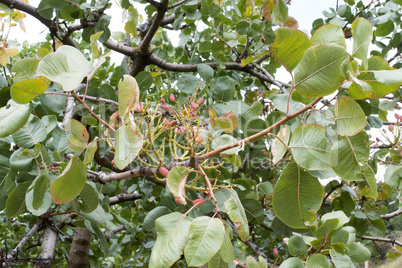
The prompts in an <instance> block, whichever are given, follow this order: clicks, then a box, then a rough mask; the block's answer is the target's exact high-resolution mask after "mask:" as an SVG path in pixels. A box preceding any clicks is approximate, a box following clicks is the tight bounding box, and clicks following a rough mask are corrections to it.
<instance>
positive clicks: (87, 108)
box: [71, 91, 116, 133]
mask: <svg viewBox="0 0 402 268" xmlns="http://www.w3.org/2000/svg"><path fill="white" fill-rule="evenodd" d="M71 95H72V96H73V97H74V98H75V99H76V100H77V101H78V102H79V103H80V104H81V105H82V106H84V108H85V110H87V111H88V112H89V113H90V114H91V115H92V116H93V117H95V119H96V120H98V122H100V123H101V124H102V125H104V126H105V127H107V128H108V129H109V130H110V131H112V132H113V133H114V132H116V130H115V129H114V128H113V127H112V126H111V125H109V124H108V123H106V121H105V120H103V119H102V118H100V117H99V116H98V115H97V114H95V113H94V112H93V111H92V110H91V108H89V107H88V105H87V104H86V103H85V102H84V101H83V100H82V99H81V98H80V97H78V96H77V94H75V92H74V91H72V92H71Z"/></svg>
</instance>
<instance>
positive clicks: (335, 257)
mask: <svg viewBox="0 0 402 268" xmlns="http://www.w3.org/2000/svg"><path fill="white" fill-rule="evenodd" d="M329 254H330V255H331V259H332V261H333V262H334V265H335V267H355V266H354V265H353V262H352V260H351V259H350V258H349V256H347V255H345V254H341V253H338V252H336V251H335V250H333V249H330V250H329Z"/></svg>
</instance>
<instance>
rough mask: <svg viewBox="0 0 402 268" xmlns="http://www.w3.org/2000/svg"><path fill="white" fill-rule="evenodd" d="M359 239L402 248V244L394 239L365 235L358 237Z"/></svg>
mask: <svg viewBox="0 0 402 268" xmlns="http://www.w3.org/2000/svg"><path fill="white" fill-rule="evenodd" d="M357 237H358V238H360V239H364V240H371V241H379V242H386V243H391V244H392V245H398V246H401V247H402V242H399V241H398V240H396V239H393V238H382V237H374V236H364V235H357Z"/></svg>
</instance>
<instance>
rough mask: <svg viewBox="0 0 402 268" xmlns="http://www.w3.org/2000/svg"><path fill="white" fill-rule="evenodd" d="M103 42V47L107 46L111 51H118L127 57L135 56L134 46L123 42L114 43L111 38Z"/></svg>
mask: <svg viewBox="0 0 402 268" xmlns="http://www.w3.org/2000/svg"><path fill="white" fill-rule="evenodd" d="M103 44H104V45H105V47H107V48H109V49H111V50H113V51H116V52H119V53H121V54H123V55H126V56H128V57H135V55H136V51H135V48H133V47H129V46H126V45H124V44H119V43H116V42H115V41H113V40H110V39H109V40H107V41H106V42H105V43H103Z"/></svg>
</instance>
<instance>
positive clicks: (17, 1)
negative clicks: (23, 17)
mask: <svg viewBox="0 0 402 268" xmlns="http://www.w3.org/2000/svg"><path fill="white" fill-rule="evenodd" d="M0 3H2V4H5V5H6V6H8V7H9V8H12V9H13V8H15V9H18V10H20V11H23V12H26V13H27V14H29V15H31V16H32V17H34V18H36V19H37V20H39V21H40V22H41V23H42V24H44V25H45V26H46V27H47V28H49V30H50V32H51V33H52V34H56V33H57V32H59V29H57V27H56V25H54V23H53V21H52V20H49V19H45V18H44V17H42V16H41V15H39V13H38V11H37V9H36V8H35V7H34V6H31V5H29V4H27V3H25V2H23V1H21V0H0ZM60 33H61V39H60V40H61V42H62V43H63V44H65V45H70V46H73V47H76V48H77V45H76V44H75V42H74V41H73V40H72V39H71V38H70V37H69V36H68V35H67V34H66V33H62V32H60Z"/></svg>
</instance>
